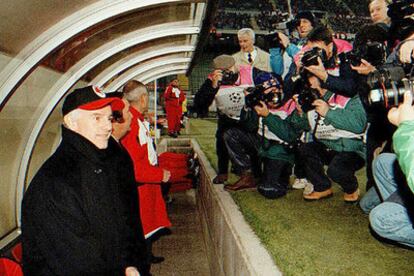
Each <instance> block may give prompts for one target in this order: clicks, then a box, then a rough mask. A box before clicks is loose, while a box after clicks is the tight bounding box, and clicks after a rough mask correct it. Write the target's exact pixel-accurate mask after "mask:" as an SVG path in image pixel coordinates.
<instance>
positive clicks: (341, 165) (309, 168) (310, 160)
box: [299, 142, 365, 193]
mask: <svg viewBox="0 0 414 276" xmlns="http://www.w3.org/2000/svg"><path fill="white" fill-rule="evenodd" d="M299 154H300V156H301V158H302V161H303V165H304V167H305V172H306V177H307V179H308V180H309V181H310V182H311V183H312V184H313V185H314V190H315V191H317V192H322V191H325V190H327V189H329V188H330V187H331V186H332V184H331V181H330V179H332V181H335V182H336V183H338V184H339V185H340V186H341V187H342V189H343V190H344V192H345V193H353V192H355V191H356V190H357V188H358V180H357V178H356V177H355V172H356V171H357V170H359V169H361V168H362V167H363V166H364V164H365V161H364V159H363V158H362V157H361V156H359V155H358V154H357V153H355V152H337V151H333V150H330V149H328V148H327V147H326V146H325V145H324V144H322V143H320V142H310V143H305V144H302V145H301V146H300V147H299ZM324 165H328V170H327V171H326V173H325V170H324V167H323V166H324ZM328 177H329V178H330V179H329V178H328Z"/></svg>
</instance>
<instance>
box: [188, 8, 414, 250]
mask: <svg viewBox="0 0 414 276" xmlns="http://www.w3.org/2000/svg"><path fill="white" fill-rule="evenodd" d="M369 10H370V15H371V19H372V22H373V24H368V25H365V26H362V27H360V29H359V30H358V32H357V34H356V36H355V40H354V41H353V43H352V44H351V43H349V42H347V41H345V40H341V39H336V38H334V36H333V33H332V31H331V30H330V29H329V28H327V27H326V26H323V25H322V24H320V23H318V22H317V20H316V18H315V17H314V16H313V14H312V13H311V12H308V11H303V12H299V13H298V14H297V16H296V18H295V20H293V21H292V22H291V26H293V28H294V31H295V33H296V34H297V35H296V38H292V36H289V35H287V34H285V33H282V32H275V33H272V34H270V35H269V36H267V38H266V42H267V46H268V48H269V53H267V52H266V51H263V50H262V49H260V48H259V47H257V46H255V45H254V42H255V36H254V32H253V31H252V30H251V29H242V30H240V31H239V33H238V38H239V44H240V48H241V49H240V52H238V53H236V54H234V55H233V56H229V55H221V56H218V57H216V58H215V59H214V68H215V70H214V72H212V74H211V75H209V77H208V78H207V80H206V81H205V83H204V84H203V85H202V87H201V88H200V89H199V91H198V92H197V94H196V96H195V99H194V108H195V109H196V110H197V111H198V112H199V113H201V114H205V113H206V112H207V111H208V107H209V106H210V104H211V103H212V102H213V101H215V103H216V106H217V110H218V116H219V119H218V129H217V133H216V149H217V155H218V174H217V176H216V177H215V178H214V180H213V182H214V183H215V184H226V181H227V179H228V169H229V162H230V161H231V164H232V166H231V169H232V172H233V173H235V174H237V175H239V176H240V178H239V179H238V180H237V181H236V183H233V184H227V185H225V186H224V188H225V189H226V190H228V191H239V190H245V189H257V191H258V192H259V193H260V194H261V195H263V196H264V197H266V198H269V199H276V198H279V197H281V196H284V195H286V193H287V192H288V188H289V179H290V176H291V175H292V174H294V175H295V176H296V180H295V182H294V183H293V185H292V187H293V188H299V189H304V190H303V198H304V199H305V200H310V201H318V200H323V199H325V198H328V197H331V196H333V190H332V183H333V182H335V183H337V184H339V185H340V187H341V188H342V191H343V199H344V201H345V202H350V203H355V202H358V201H359V205H360V206H361V209H362V210H363V211H364V212H366V213H367V214H369V219H370V225H371V227H372V229H373V230H374V232H375V233H376V234H378V235H379V236H381V237H383V238H385V239H388V240H391V241H395V242H397V243H400V244H403V245H406V246H409V247H414V228H413V223H412V220H411V219H412V218H414V217H413V216H412V214H414V213H412V211H411V209H412V207H414V204H413V202H414V201H413V194H414V176H413V175H414V163H413V162H414V161H413V154H414V144H413V143H411V142H412V140H413V139H414V138H412V137H414V136H413V134H414V133H413V130H414V108H413V106H412V100H413V96H412V93H413V92H414V91H413V90H414V89H413V86H414V77H413V76H412V75H413V59H414V18H413V15H414V1H413V0H394V2H393V3H391V4H389V5H388V6H387V3H386V2H385V1H384V0H373V1H371V3H370V5H369ZM387 11H388V13H387ZM269 67H270V68H271V69H270V70H269V69H268V68H269ZM268 71H271V72H268ZM397 127H398V128H397ZM364 166H366V172H367V183H366V189H367V192H366V193H365V195H364V197H363V198H362V199H360V188H359V187H360V184H361V183H358V179H357V177H356V176H355V172H356V171H357V170H359V169H361V168H363V167H364ZM292 168H293V170H292Z"/></svg>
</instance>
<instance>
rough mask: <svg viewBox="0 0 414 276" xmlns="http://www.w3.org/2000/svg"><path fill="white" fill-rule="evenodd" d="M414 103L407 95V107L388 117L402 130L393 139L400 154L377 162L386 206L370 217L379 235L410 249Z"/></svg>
mask: <svg viewBox="0 0 414 276" xmlns="http://www.w3.org/2000/svg"><path fill="white" fill-rule="evenodd" d="M412 101H413V96H412V92H406V93H405V94H404V103H403V104H401V105H400V106H399V107H398V109H397V108H393V109H391V110H390V111H389V113H388V118H389V120H390V121H391V122H392V123H393V124H394V125H397V126H398V129H397V131H396V132H395V134H394V136H393V145H394V149H395V152H396V154H391V153H386V154H381V155H380V156H379V157H378V158H377V159H375V160H374V163H373V170H374V176H375V181H376V184H377V187H378V190H379V193H380V195H381V198H382V203H380V204H379V205H377V206H376V207H375V208H374V209H373V210H372V211H371V212H370V214H369V221H370V225H371V228H372V230H373V231H374V232H375V233H376V234H378V235H379V236H381V237H382V238H386V239H388V240H391V241H395V242H397V243H400V244H403V245H405V246H409V247H414V225H413V221H414V220H413V219H414V196H413V195H414V177H413V172H414V163H413V160H414V148H413V145H414V143H413V142H414V141H413V137H414V136H413V132H414V107H413V106H412ZM397 160H398V164H397V162H396V161H397ZM398 165H399V166H398ZM404 176H405V177H404ZM407 184H408V185H407ZM408 188H410V189H411V191H410V190H409V189H408Z"/></svg>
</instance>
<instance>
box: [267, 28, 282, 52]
mask: <svg viewBox="0 0 414 276" xmlns="http://www.w3.org/2000/svg"><path fill="white" fill-rule="evenodd" d="M264 39H265V42H266V44H267V46H268V47H267V48H269V49H270V48H280V49H284V48H285V47H284V46H283V44H282V43H281V42H280V37H279V33H278V32H274V33H270V34H267V35H265V36H264Z"/></svg>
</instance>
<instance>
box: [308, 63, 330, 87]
mask: <svg viewBox="0 0 414 276" xmlns="http://www.w3.org/2000/svg"><path fill="white" fill-rule="evenodd" d="M305 69H306V70H308V71H309V72H310V73H312V74H313V75H314V76H316V77H317V78H318V79H320V80H321V81H323V82H326V80H327V79H328V72H326V70H325V66H323V63H322V60H321V58H320V57H318V65H311V66H308V67H305Z"/></svg>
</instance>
